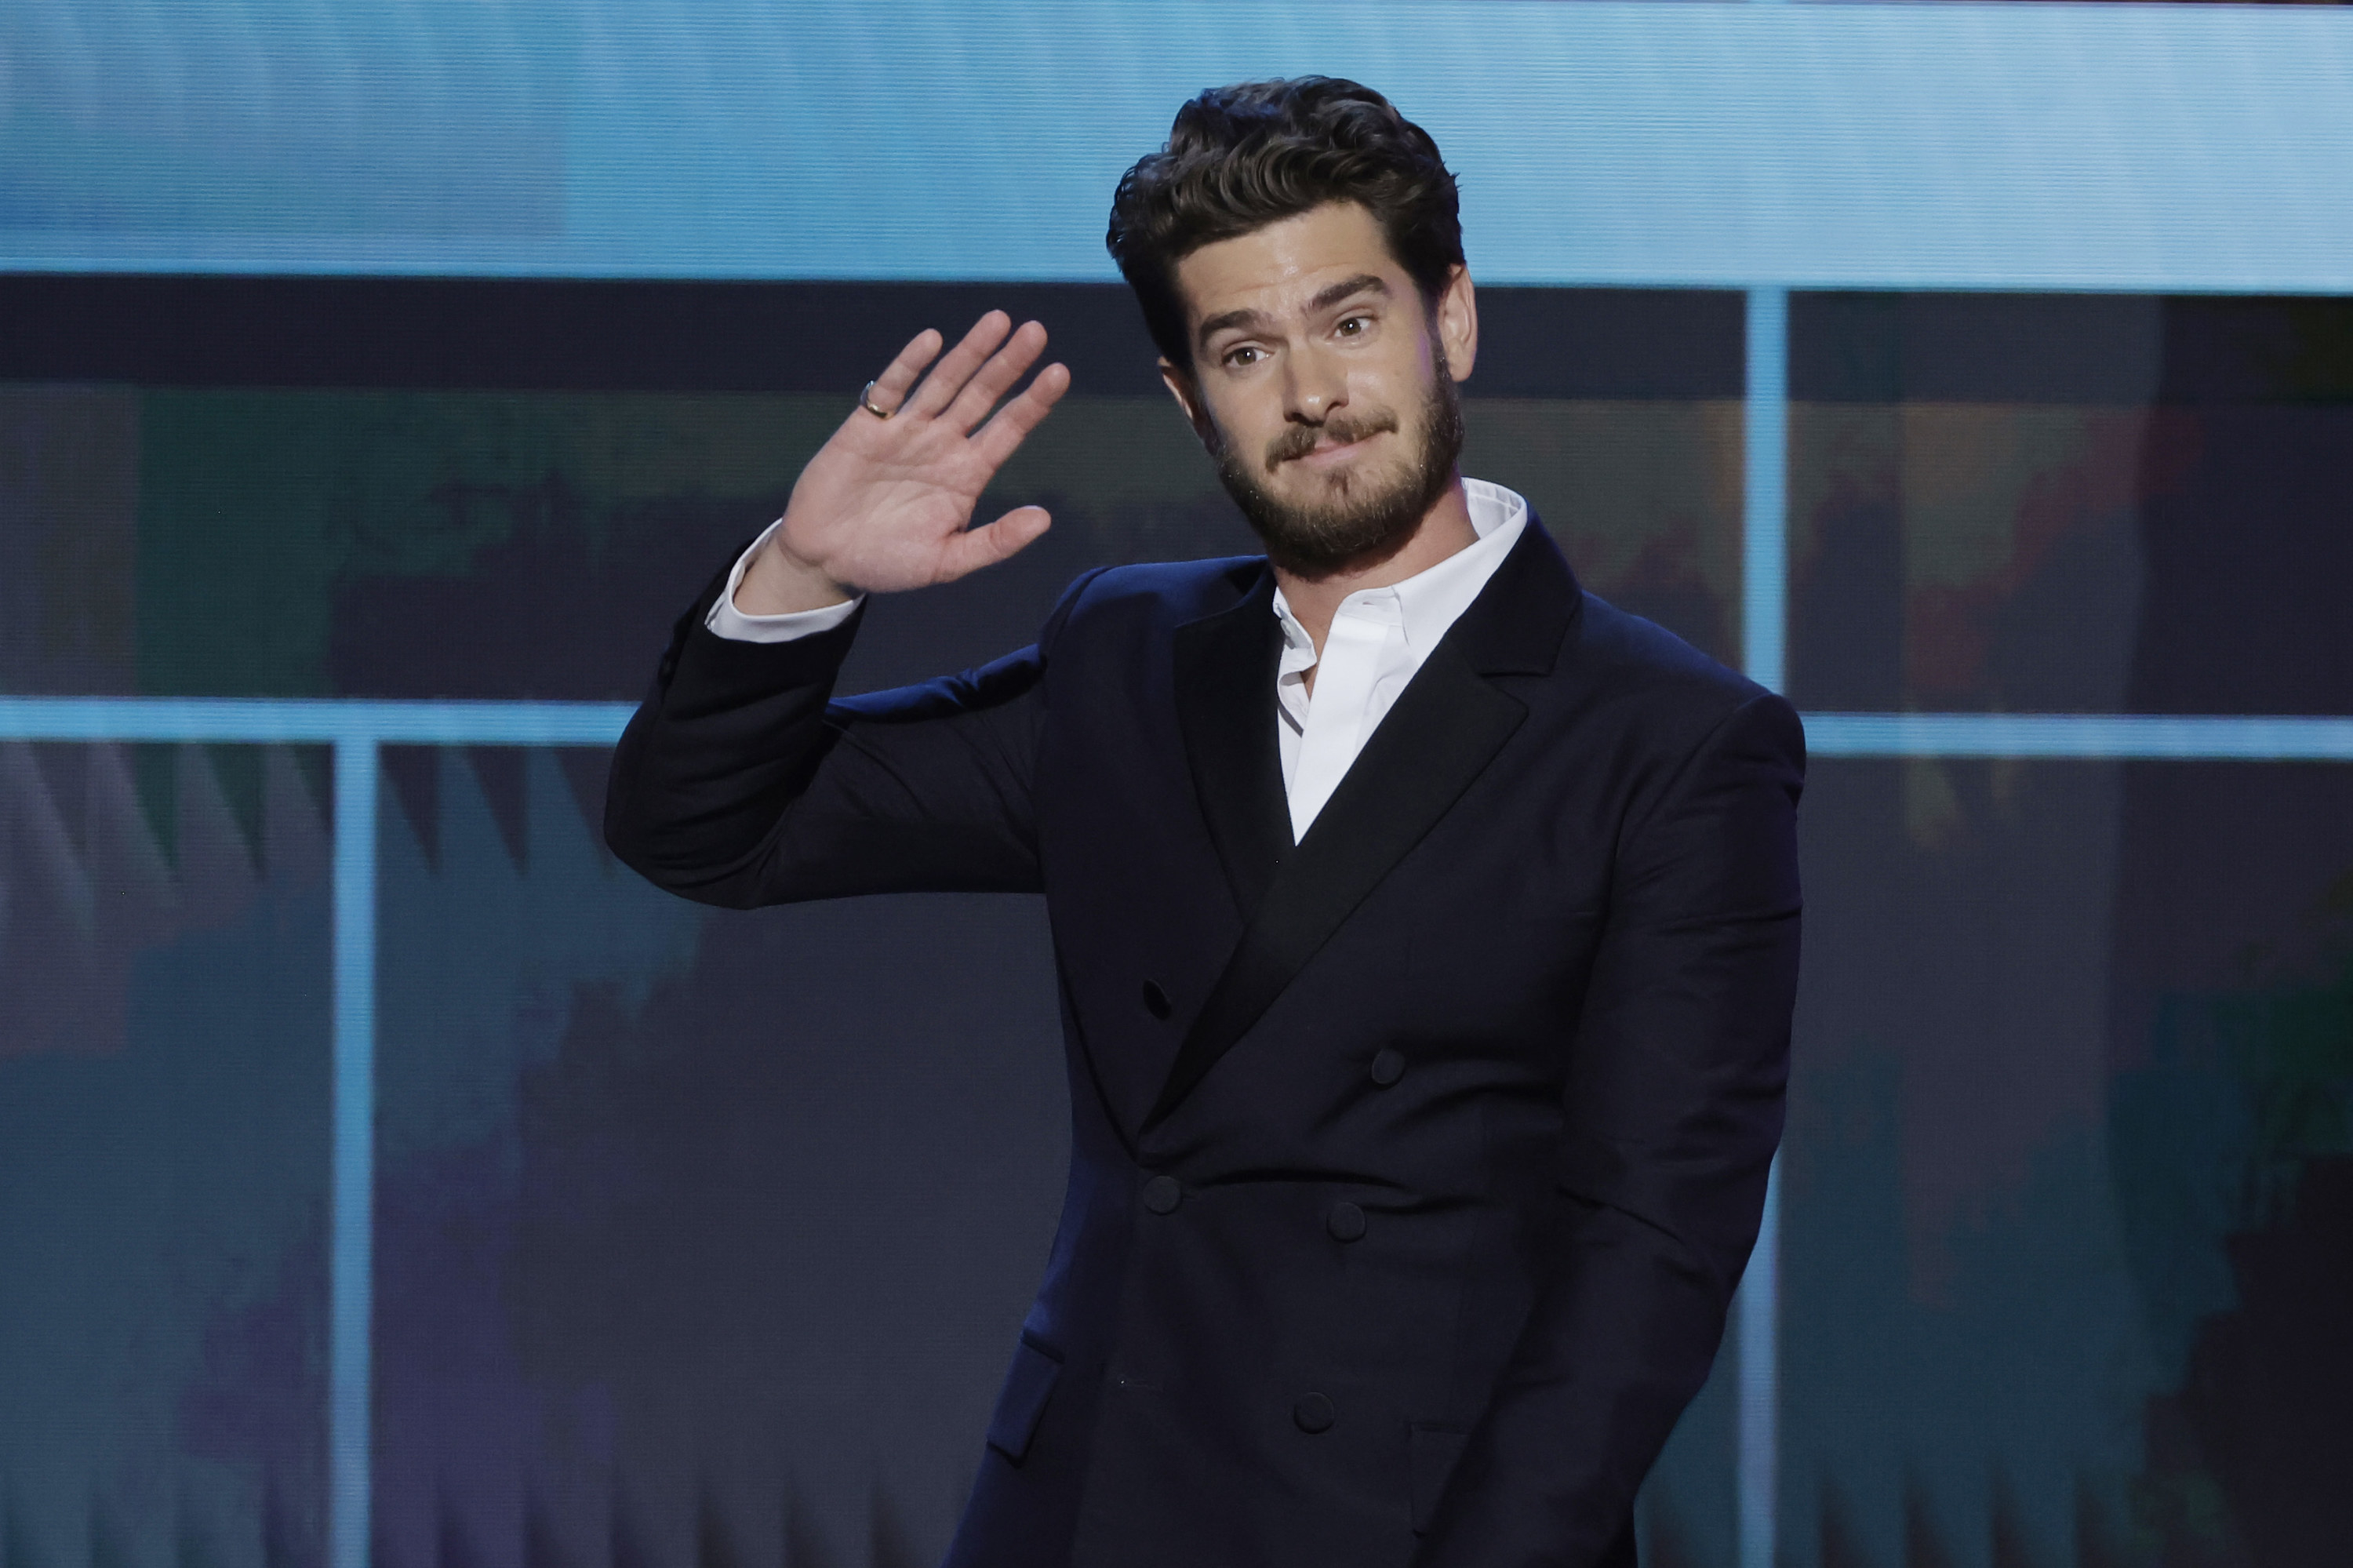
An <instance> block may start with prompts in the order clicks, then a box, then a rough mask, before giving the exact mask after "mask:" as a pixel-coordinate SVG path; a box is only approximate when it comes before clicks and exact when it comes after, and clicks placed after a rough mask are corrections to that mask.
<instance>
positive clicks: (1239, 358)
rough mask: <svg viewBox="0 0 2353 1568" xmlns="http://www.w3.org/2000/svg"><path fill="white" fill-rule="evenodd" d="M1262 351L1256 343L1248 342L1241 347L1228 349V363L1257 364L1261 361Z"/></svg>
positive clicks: (1238, 364) (1240, 364) (1237, 364)
mask: <svg viewBox="0 0 2353 1568" xmlns="http://www.w3.org/2000/svg"><path fill="white" fill-rule="evenodd" d="M1260 352H1261V351H1260V349H1259V348H1258V346H1257V345H1256V344H1247V343H1246V344H1242V345H1241V346H1240V347H1239V348H1229V349H1228V350H1227V351H1226V363H1227V364H1228V365H1231V366H1245V365H1256V364H1257V363H1258V361H1259V355H1260Z"/></svg>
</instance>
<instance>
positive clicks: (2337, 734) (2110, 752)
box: [1805, 714, 2353, 762]
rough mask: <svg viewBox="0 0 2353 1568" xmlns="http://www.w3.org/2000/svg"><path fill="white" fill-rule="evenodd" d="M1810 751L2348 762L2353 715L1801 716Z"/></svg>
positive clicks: (2352, 755) (1870, 754)
mask: <svg viewBox="0 0 2353 1568" xmlns="http://www.w3.org/2000/svg"><path fill="white" fill-rule="evenodd" d="M1805 722H1806V749H1807V750H1808V751H1809V752H1810V753H1811V754H1812V755H1813V756H1816V757H2014V758H2119V759H2142V760H2148V761H2171V762H2193V761H2217V762H2353V718H2303V717H2254V718H2233V717H2224V716H2220V715H2147V714H1808V715H1805Z"/></svg>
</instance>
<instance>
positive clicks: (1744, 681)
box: [1571, 593, 1778, 730]
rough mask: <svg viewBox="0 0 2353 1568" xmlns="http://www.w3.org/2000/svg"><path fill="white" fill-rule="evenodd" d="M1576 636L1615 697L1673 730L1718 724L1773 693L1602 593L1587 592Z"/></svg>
mask: <svg viewBox="0 0 2353 1568" xmlns="http://www.w3.org/2000/svg"><path fill="white" fill-rule="evenodd" d="M1571 642H1572V645H1571V653H1572V657H1574V658H1575V660H1576V661H1577V662H1578V663H1579V664H1581V665H1583V666H1584V667H1585V668H1586V669H1587V670H1588V671H1590V672H1591V673H1592V678H1593V679H1595V680H1596V681H1598V682H1599V683H1600V684H1601V685H1602V686H1603V687H1604V688H1605V689H1606V690H1607V691H1609V693H1610V694H1611V695H1612V696H1614V697H1616V698H1619V699H1620V700H1624V701H1627V702H1630V703H1633V704H1635V705H1638V706H1639V707H1640V708H1641V709H1642V710H1645V711H1646V712H1647V713H1648V714H1651V715H1657V716H1658V717H1661V718H1662V719H1667V720H1668V726H1669V727H1670V728H1672V729H1674V730H1682V729H1684V728H1686V727H1690V726H1696V727H1697V728H1699V729H1701V730H1708V729H1713V728H1714V727H1715V726H1716V725H1717V724H1719V723H1721V722H1722V721H1723V720H1724V719H1725V718H1727V717H1729V716H1730V715H1733V714H1734V713H1736V712H1737V711H1738V710H1740V709H1741V708H1744V707H1746V706H1747V705H1749V704H1750V703H1752V702H1755V701H1756V700H1757V698H1759V697H1771V696H1772V694H1771V693H1770V692H1768V691H1767V689H1766V688H1765V687H1763V686H1760V685H1758V684H1757V683H1756V682H1754V681H1752V680H1750V679H1749V678H1748V677H1747V676H1746V675H1744V674H1742V673H1740V672H1738V671H1737V670H1734V669H1732V668H1730V667H1728V666H1726V665H1725V664H1724V663H1722V662H1719V661H1717V660H1715V659H1713V658H1711V657H1709V656H1708V655H1707V654H1706V653H1704V652H1701V651H1700V650H1699V649H1697V648H1694V647H1693V646H1692V645H1691V644H1690V643H1688V642H1686V641H1683V639H1682V638H1680V637H1678V636H1676V635H1675V634H1674V633H1673V632H1672V631H1669V630H1667V629H1666V628H1665V627H1663V626H1661V625H1659V624H1658V623H1657V622H1656V621H1652V620H1646V619H1644V618H1643V617H1641V616H1639V615H1636V614H1634V613H1632V612H1631V611H1630V610H1624V609H1619V608H1618V607H1617V606H1616V605H1613V604H1611V603H1610V602H1609V600H1607V599H1602V598H1601V597H1599V595H1597V594H1593V593H1588V594H1586V595H1585V604H1584V607H1583V612H1582V613H1581V614H1580V615H1579V616H1578V617H1577V626H1576V630H1575V631H1574V632H1573V633H1572V634H1571ZM1774 700H1776V701H1778V698H1776V699H1774ZM1670 715H1672V717H1670Z"/></svg>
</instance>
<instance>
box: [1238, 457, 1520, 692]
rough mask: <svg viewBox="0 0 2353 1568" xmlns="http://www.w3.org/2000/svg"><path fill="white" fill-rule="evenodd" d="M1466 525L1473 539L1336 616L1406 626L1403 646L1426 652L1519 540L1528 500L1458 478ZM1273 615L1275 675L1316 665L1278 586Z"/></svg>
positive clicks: (1310, 642)
mask: <svg viewBox="0 0 2353 1568" xmlns="http://www.w3.org/2000/svg"><path fill="white" fill-rule="evenodd" d="M1462 498H1463V500H1464V501H1465V502H1466V503H1469V507H1470V512H1471V526H1472V530H1473V531H1475V532H1476V533H1477V534H1478V535H1479V536H1478V538H1477V539H1475V540H1473V541H1472V543H1470V544H1468V545H1465V546H1463V547H1462V548H1461V549H1460V550H1457V551H1455V552H1454V554H1452V555H1451V556H1447V557H1446V558H1445V559H1444V560H1442V561H1440V562H1439V563H1437V564H1436V565H1435V566H1431V567H1425V568H1424V569H1422V570H1421V571H1419V572H1416V573H1415V574H1414V575H1413V576H1411V577H1407V578H1406V579H1405V580H1403V581H1402V582H1397V583H1392V584H1390V585H1389V586H1388V587H1387V588H1363V589H1360V590H1358V591H1357V592H1356V593H1352V594H1350V595H1349V596H1348V597H1347V598H1345V599H1342V600H1341V601H1340V606H1339V609H1337V610H1336V611H1335V616H1352V617H1361V618H1364V619H1366V620H1385V621H1388V622H1389V623H1391V624H1393V625H1397V626H1400V627H1402V628H1403V629H1404V630H1405V640H1406V645H1407V646H1408V647H1409V648H1412V649H1416V650H1418V651H1419V652H1428V651H1429V649H1430V646H1431V645H1432V644H1435V643H1436V642H1437V641H1438V640H1439V639H1440V638H1441V637H1443V636H1445V635H1446V629H1447V628H1448V627H1450V626H1451V625H1453V624H1454V622H1455V620H1457V619H1458V618H1460V617H1461V614H1462V612H1463V611H1464V610H1466V609H1470V608H1471V601H1472V599H1477V598H1478V597H1479V590H1480V589H1481V588H1485V587H1486V586H1487V579H1488V578H1489V577H1492V576H1493V575H1494V570H1495V567H1496V564H1497V563H1498V562H1500V561H1501V560H1502V559H1503V558H1504V556H1505V555H1507V554H1508V553H1510V551H1511V548H1512V546H1513V545H1514V544H1515V543H1517V542H1518V539H1519V536H1520V530H1521V529H1522V528H1523V527H1524V526H1525V525H1526V523H1527V520H1528V503H1527V501H1526V499H1525V497H1523V496H1521V495H1520V494H1519V493H1517V492H1515V491H1510V490H1506V489H1504V487H1503V486H1502V485H1500V484H1491V483H1489V482H1487V481H1485V480H1483V479H1466V480H1464V481H1463V482H1462ZM1274 615H1275V619H1276V620H1279V621H1280V622H1282V669H1281V671H1280V672H1279V674H1280V675H1296V674H1300V673H1303V672H1305V671H1307V670H1310V669H1313V668H1314V664H1315V641H1314V638H1312V637H1310V636H1308V635H1307V628H1305V627H1304V626H1302V625H1301V624H1300V623H1299V618H1298V617H1297V616H1295V615H1293V614H1292V613H1291V605H1290V603H1289V602H1288V601H1287V600H1285V599H1283V597H1282V588H1280V587H1278V588H1276V589H1275V590H1274Z"/></svg>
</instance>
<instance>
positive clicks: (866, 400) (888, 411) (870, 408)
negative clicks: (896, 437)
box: [858, 381, 899, 419]
mask: <svg viewBox="0 0 2353 1568" xmlns="http://www.w3.org/2000/svg"><path fill="white" fill-rule="evenodd" d="M858 406H859V407H860V408H863V409H865V410H866V411H867V412H868V413H870V414H871V415H873V416H874V417H875V418H878V419H887V418H890V417H891V416H892V415H893V414H895V413H897V412H898V411H899V410H898V409H896V408H876V407H875V406H874V383H872V382H871V381H869V382H868V383H867V384H866V390H865V391H863V392H860V394H859V395H858Z"/></svg>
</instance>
